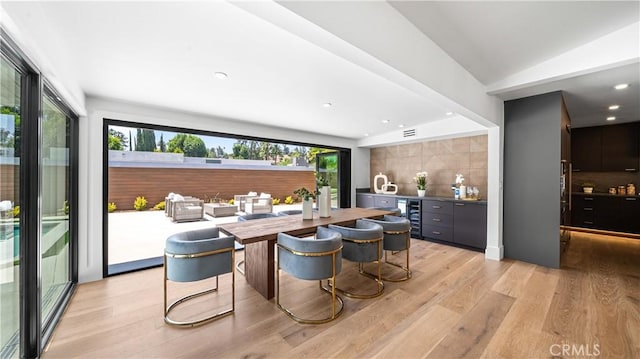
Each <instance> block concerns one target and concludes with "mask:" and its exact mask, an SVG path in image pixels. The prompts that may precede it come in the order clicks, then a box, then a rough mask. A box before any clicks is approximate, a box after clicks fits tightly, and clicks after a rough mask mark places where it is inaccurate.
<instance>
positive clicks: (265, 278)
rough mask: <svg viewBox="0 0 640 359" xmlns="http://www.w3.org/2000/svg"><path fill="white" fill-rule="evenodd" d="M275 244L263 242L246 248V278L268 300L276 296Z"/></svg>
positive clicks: (248, 245) (273, 241)
mask: <svg viewBox="0 0 640 359" xmlns="http://www.w3.org/2000/svg"><path fill="white" fill-rule="evenodd" d="M275 243H276V241H275V240H269V241H261V242H256V243H250V244H247V245H245V247H244V258H245V262H244V272H245V278H246V279H247V282H249V285H251V286H252V287H253V288H254V289H255V290H257V291H258V292H259V293H260V294H262V296H263V297H265V298H267V299H271V298H273V297H274V296H275V277H274V275H275V269H274V263H275V259H274V246H275Z"/></svg>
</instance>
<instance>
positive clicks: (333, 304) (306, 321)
mask: <svg viewBox="0 0 640 359" xmlns="http://www.w3.org/2000/svg"><path fill="white" fill-rule="evenodd" d="M279 250H280V248H278V251H279ZM327 281H330V282H331V284H332V285H331V287H332V289H331V290H327V289H326V288H324V287H323V286H322V280H320V281H318V283H319V286H320V289H321V290H323V291H325V292H327V293H328V294H330V295H331V316H329V317H326V318H321V319H305V318H301V317H298V316H297V315H295V314H293V313H292V312H291V311H290V310H289V309H287V308H285V307H283V306H282V305H281V304H280V262H277V264H276V306H277V307H278V308H279V309H280V310H282V311H283V312H284V313H285V314H286V315H287V316H289V318H291V319H293V320H295V321H296V322H298V323H301V324H324V323H328V322H330V321H332V320H334V319H336V318H337V317H339V316H340V314H342V310H343V309H344V302H343V300H342V298H341V297H340V296H338V295H336V290H335V285H333V284H334V283H335V282H336V260H335V253H334V254H333V276H332V277H331V278H329V279H327ZM336 303H338V304H340V307H339V308H338V309H337V310H336Z"/></svg>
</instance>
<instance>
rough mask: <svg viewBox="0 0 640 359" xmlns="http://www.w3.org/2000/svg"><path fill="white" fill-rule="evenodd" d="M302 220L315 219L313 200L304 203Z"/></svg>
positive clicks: (306, 200)
mask: <svg viewBox="0 0 640 359" xmlns="http://www.w3.org/2000/svg"><path fill="white" fill-rule="evenodd" d="M302 219H313V199H312V198H309V199H305V200H303V201H302Z"/></svg>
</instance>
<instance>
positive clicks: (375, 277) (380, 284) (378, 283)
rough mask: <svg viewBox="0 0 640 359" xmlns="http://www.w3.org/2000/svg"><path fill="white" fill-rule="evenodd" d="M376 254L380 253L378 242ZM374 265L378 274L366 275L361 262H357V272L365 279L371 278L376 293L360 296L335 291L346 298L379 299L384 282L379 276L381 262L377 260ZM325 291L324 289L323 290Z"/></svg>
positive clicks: (359, 294) (341, 290) (343, 291)
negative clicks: (374, 283) (374, 284)
mask: <svg viewBox="0 0 640 359" xmlns="http://www.w3.org/2000/svg"><path fill="white" fill-rule="evenodd" d="M377 251H378V252H377V253H380V242H378V248H377ZM375 263H377V265H378V274H377V275H375V274H371V273H367V272H365V271H364V263H362V262H358V272H359V273H360V274H361V275H363V276H365V277H367V278H371V279H373V280H374V281H375V282H376V286H377V291H376V292H375V293H371V294H361V293H354V292H350V291H346V290H344V289H341V288H336V290H337V291H338V292H340V293H342V294H344V295H345V296H346V297H349V298H355V299H370V298H375V297H379V296H380V295H382V293H383V292H384V282H383V281H382V276H381V273H382V272H381V261H380V260H377V261H375ZM325 290H326V289H325Z"/></svg>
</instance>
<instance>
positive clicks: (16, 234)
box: [0, 223, 66, 258]
mask: <svg viewBox="0 0 640 359" xmlns="http://www.w3.org/2000/svg"><path fill="white" fill-rule="evenodd" d="M58 224H60V223H44V224H43V225H42V236H43V237H44V236H45V235H47V233H49V231H51V230H52V229H53V228H55V227H56V226H57V225H58ZM65 237H66V236H65ZM10 239H13V257H14V258H18V257H19V256H20V225H19V224H17V223H16V224H14V225H13V233H12V232H11V231H0V241H6V240H10ZM61 239H64V237H62V238H61Z"/></svg>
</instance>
